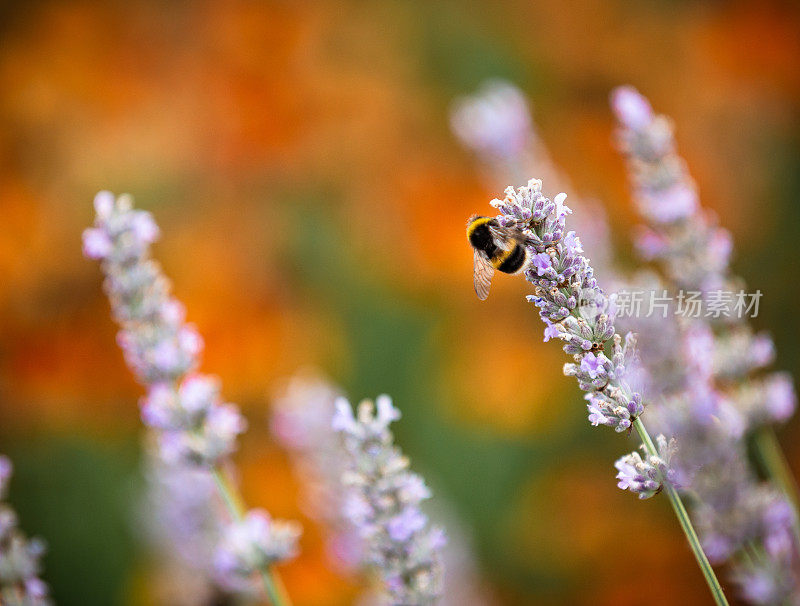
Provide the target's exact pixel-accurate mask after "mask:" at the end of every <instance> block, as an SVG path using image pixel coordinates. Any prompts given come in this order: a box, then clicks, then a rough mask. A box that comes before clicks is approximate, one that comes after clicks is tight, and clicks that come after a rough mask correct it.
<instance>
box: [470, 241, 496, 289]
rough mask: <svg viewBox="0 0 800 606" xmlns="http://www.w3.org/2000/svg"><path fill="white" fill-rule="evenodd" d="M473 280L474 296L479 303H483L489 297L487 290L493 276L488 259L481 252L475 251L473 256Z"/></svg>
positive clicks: (492, 269)
mask: <svg viewBox="0 0 800 606" xmlns="http://www.w3.org/2000/svg"><path fill="white" fill-rule="evenodd" d="M473 265H474V268H473V269H474V271H475V275H474V279H475V294H477V295H478V298H479V299H480V300H481V301H485V300H486V297H488V296H489V288H490V287H491V286H492V276H493V275H494V267H492V264H491V263H490V262H489V257H487V256H486V253H485V252H483V251H482V250H477V249H475V255H474V262H473Z"/></svg>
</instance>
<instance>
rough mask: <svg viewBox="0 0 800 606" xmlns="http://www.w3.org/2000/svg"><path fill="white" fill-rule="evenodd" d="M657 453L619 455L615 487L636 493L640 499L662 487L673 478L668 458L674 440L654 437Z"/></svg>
mask: <svg viewBox="0 0 800 606" xmlns="http://www.w3.org/2000/svg"><path fill="white" fill-rule="evenodd" d="M656 444H657V448H658V453H659V454H658V455H648V454H646V455H645V456H644V457H642V456H641V455H640V454H639V453H638V452H635V451H634V452H632V453H630V454H627V455H625V456H623V457H620V458H619V459H618V460H617V462H616V463H614V467H616V468H617V471H618V473H617V480H619V482H618V483H617V487H618V488H621V489H622V490H630V491H631V492H632V493H634V494H638V495H639V498H640V499H649V498H650V497H652V496H654V495H656V494H658V493H659V492H661V490H662V489H663V488H664V482H666V481H668V480H670V481H672V480H673V478H672V476H671V475H670V467H669V463H670V458H671V457H672V453H673V452H674V451H675V441H674V440H672V441H667V439H666V438H665V437H664V436H663V435H659V436H658V437H657V438H656Z"/></svg>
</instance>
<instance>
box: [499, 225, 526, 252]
mask: <svg viewBox="0 0 800 606" xmlns="http://www.w3.org/2000/svg"><path fill="white" fill-rule="evenodd" d="M489 232H490V233H491V234H492V236H494V239H495V241H496V242H498V243H503V244H505V245H506V246H508V242H509V240H516V241H517V242H519V243H520V244H522V245H523V246H524V245H525V244H526V243H527V242H528V241H529V240H530V238H529V237H528V236H526V235H525V232H523V231H522V230H521V229H520V228H519V227H516V226H508V227H492V226H489ZM511 246H512V247H513V243H512V244H511Z"/></svg>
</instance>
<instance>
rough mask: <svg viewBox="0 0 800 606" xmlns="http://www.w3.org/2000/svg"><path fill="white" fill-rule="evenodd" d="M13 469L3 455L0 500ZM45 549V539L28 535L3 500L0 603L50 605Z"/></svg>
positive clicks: (0, 470)
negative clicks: (43, 559) (44, 577)
mask: <svg viewBox="0 0 800 606" xmlns="http://www.w3.org/2000/svg"><path fill="white" fill-rule="evenodd" d="M12 472H13V466H12V465H11V461H10V460H9V459H8V458H7V457H5V456H2V455H0V499H4V498H5V495H6V492H7V491H8V482H9V480H10V478H11V474H12ZM44 552H45V545H44V542H43V541H42V540H41V539H37V538H34V539H28V538H26V537H25V535H24V534H23V533H22V531H21V530H20V529H19V528H18V527H17V516H16V514H15V513H14V510H13V509H12V508H11V506H10V505H8V504H7V503H3V502H0V604H4V605H5V604H8V606H48V605H49V604H51V602H50V599H49V598H48V593H49V591H48V588H47V585H46V584H45V583H44V582H43V581H42V580H41V579H40V578H39V574H40V573H41V564H40V563H39V560H40V559H41V557H42V556H43V555H44Z"/></svg>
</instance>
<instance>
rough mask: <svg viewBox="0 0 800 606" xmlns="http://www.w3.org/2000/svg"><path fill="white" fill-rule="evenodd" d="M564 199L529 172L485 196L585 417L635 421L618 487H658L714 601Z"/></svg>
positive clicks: (609, 305) (650, 490)
mask: <svg viewBox="0 0 800 606" xmlns="http://www.w3.org/2000/svg"><path fill="white" fill-rule="evenodd" d="M565 199H566V194H563V193H562V194H558V195H557V196H556V197H555V198H554V199H553V200H550V199H549V198H547V197H546V196H545V195H544V194H543V193H542V182H541V181H540V180H538V179H531V180H530V181H529V182H528V185H527V186H525V187H520V188H514V187H508V188H506V190H505V197H504V198H503V199H502V200H497V199H496V200H493V201H492V202H491V204H492V206H494V207H495V208H496V209H497V210H498V211H500V214H499V215H498V216H497V221H498V223H500V225H503V226H509V227H514V228H516V229H519V230H520V231H521V232H522V233H523V235H524V236H525V238H526V240H527V249H528V256H529V258H530V259H537V260H538V262H533V263H530V264H529V266H528V268H527V269H526V271H525V277H526V279H527V280H528V281H529V282H531V283H532V284H533V285H534V287H535V289H534V293H535V294H534V295H533V296H529V297H528V298H529V300H531V301H533V302H534V303H535V304H536V306H537V307H538V308H539V316H540V317H541V319H542V321H543V322H544V324H545V326H546V329H545V340H549V339H551V338H554V337H555V338H559V339H561V340H562V341H563V349H564V351H565V352H566V353H567V354H570V355H571V356H572V360H573V361H572V362H571V363H568V364H565V366H564V374H566V375H570V376H574V377H575V378H576V379H577V380H578V386H579V387H580V388H581V389H582V390H583V391H585V392H587V396H588V397H587V399H588V400H589V404H588V408H589V420H590V421H591V422H592V424H593V425H608V426H611V427H614V428H615V429H617V430H618V431H619V430H620V428H622V429H624V428H626V427H633V428H636V431H637V433H638V434H639V436H640V437H641V439H642V445H643V447H644V450H645V453H646V457H645V458H642V457H641V456H640V455H639V454H638V453H633V454H630V455H627V456H626V457H623V458H622V459H620V460H619V461H618V462H617V468H618V470H619V473H620V475H619V476H618V477H619V479H620V483H619V486H620V488H628V489H631V490H633V491H634V492H636V493H637V494H639V496H640V498H647V497H649V496H653V495H655V494H656V493H658V492H660V490H661V489H663V491H664V492H665V493H666V494H667V497H668V498H669V500H670V504H671V505H672V507H673V509H674V511H675V515H676V517H677V518H678V521H679V522H680V524H681V527H682V529H683V531H684V534H685V535H686V538H687V540H688V542H689V545H690V547H691V548H692V551H693V552H694V555H695V558H696V559H697V562H698V564H699V565H700V569H701V570H702V572H703V575H704V576H705V578H706V582H707V583H708V586H709V589H710V590H711V593H712V595H713V597H714V600H715V601H716V603H717V604H718V605H721V604H727V600H726V598H725V595H724V593H723V591H722V588H721V586H720V584H719V581H718V580H717V578H716V575H715V574H714V570H713V569H712V568H711V564H710V563H709V561H708V558H707V557H706V555H705V553H704V552H703V548H702V546H701V544H700V540H699V538H698V536H697V533H696V532H695V530H694V527H693V526H692V523H691V521H690V520H689V516H688V514H687V512H686V508H685V507H684V505H683V502H682V501H681V498H680V496H679V495H678V492H677V491H676V489H675V486H674V485H673V479H674V478H673V477H672V475H673V474H671V473H670V470H669V467H668V466H669V459H670V455H671V450H672V448H671V446H670V445H669V444H668V443H667V441H666V439H664V438H663V437H661V438H659V440H658V441H659V448H657V447H656V445H655V444H654V443H653V440H652V438H651V437H650V434H649V433H648V431H647V429H646V428H645V426H644V424H643V422H642V420H641V416H642V414H643V413H644V411H645V407H644V404H643V402H642V398H641V395H640V394H639V393H637V392H635V391H634V390H633V389H632V387H631V384H632V380H629V379H631V378H632V377H629V376H628V373H629V370H628V369H630V368H632V367H633V366H634V362H635V355H634V346H635V338H634V336H633V335H632V334H630V333H628V334H627V335H626V336H625V338H624V339H623V337H622V336H620V335H619V334H617V333H616V331H615V328H614V321H615V310H616V305H615V299H614V297H609V296H607V295H606V294H605V293H604V292H603V290H602V289H601V288H600V287H599V285H598V283H597V279H596V278H595V275H594V269H593V268H592V266H591V265H590V263H589V259H588V258H586V257H585V256H584V255H583V246H582V244H581V242H580V240H579V239H578V237H577V234H575V232H572V231H567V229H566V217H567V216H568V215H569V214H571V212H572V211H571V210H570V208H569V207H568V206H566V205H565V204H564V200H565ZM553 327H555V328H556V329H555V330H554V329H553Z"/></svg>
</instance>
